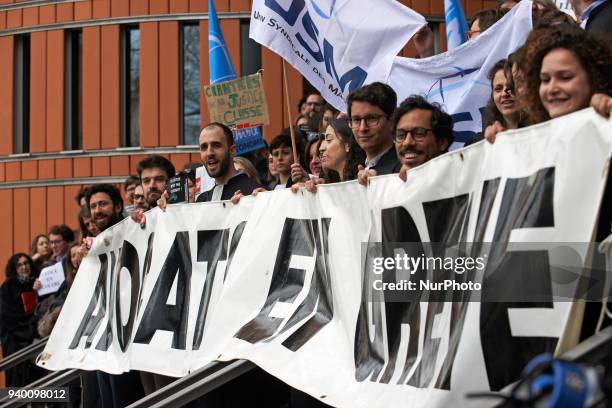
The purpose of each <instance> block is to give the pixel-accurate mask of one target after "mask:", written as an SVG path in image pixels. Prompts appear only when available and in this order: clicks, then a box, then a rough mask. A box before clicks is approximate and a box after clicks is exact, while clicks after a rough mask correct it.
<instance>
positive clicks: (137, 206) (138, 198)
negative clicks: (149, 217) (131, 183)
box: [134, 184, 149, 211]
mask: <svg viewBox="0 0 612 408" xmlns="http://www.w3.org/2000/svg"><path fill="white" fill-rule="evenodd" d="M148 209H149V205H148V204H147V200H145V196H144V190H143V188H142V184H139V185H137V186H136V189H134V210H140V211H147V210H148Z"/></svg>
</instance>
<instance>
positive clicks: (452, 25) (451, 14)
mask: <svg viewBox="0 0 612 408" xmlns="http://www.w3.org/2000/svg"><path fill="white" fill-rule="evenodd" d="M444 13H445V19H446V43H447V45H448V50H449V51H450V50H452V49H455V48H457V47H458V46H460V45H461V44H463V43H464V42H465V41H466V39H467V31H468V26H467V22H466V20H465V14H463V8H462V7H461V1H460V0H444Z"/></svg>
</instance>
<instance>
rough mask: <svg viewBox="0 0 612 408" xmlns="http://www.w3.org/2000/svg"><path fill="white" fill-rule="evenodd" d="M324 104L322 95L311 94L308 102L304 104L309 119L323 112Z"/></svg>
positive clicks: (307, 99)
mask: <svg viewBox="0 0 612 408" xmlns="http://www.w3.org/2000/svg"><path fill="white" fill-rule="evenodd" d="M324 104H325V99H323V97H322V96H321V94H320V93H318V92H311V93H310V94H308V96H307V97H306V102H304V105H305V108H304V113H305V114H307V115H308V117H309V118H312V117H313V116H314V115H315V114H317V113H319V112H321V111H322V110H323V105H324Z"/></svg>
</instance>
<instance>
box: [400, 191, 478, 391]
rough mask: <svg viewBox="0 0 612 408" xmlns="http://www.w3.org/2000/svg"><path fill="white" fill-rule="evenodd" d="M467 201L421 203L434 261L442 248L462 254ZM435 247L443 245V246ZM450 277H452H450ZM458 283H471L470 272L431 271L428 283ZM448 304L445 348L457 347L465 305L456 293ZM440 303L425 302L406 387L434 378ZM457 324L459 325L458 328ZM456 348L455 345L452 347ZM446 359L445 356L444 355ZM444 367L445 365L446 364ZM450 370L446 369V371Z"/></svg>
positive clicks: (425, 383) (466, 197)
mask: <svg viewBox="0 0 612 408" xmlns="http://www.w3.org/2000/svg"><path fill="white" fill-rule="evenodd" d="M470 208H471V201H470V197H469V195H468V194H462V195H458V196H456V197H452V198H445V199H442V200H435V201H429V202H424V203H423V211H424V214H425V221H426V222H427V231H428V234H429V240H430V242H433V243H435V244H434V245H432V247H431V250H432V251H433V253H432V254H431V255H432V256H434V257H439V258H444V257H445V256H447V255H446V253H445V250H446V247H452V246H453V245H459V249H460V250H463V251H465V250H466V248H465V246H464V244H463V243H465V242H466V241H467V229H468V221H469V214H470ZM438 243H443V244H444V246H441V245H439V244H438ZM451 274H453V275H452V276H451ZM450 278H452V279H453V280H455V281H457V282H460V281H471V280H472V279H473V272H466V273H464V274H463V275H456V274H455V273H454V271H448V272H443V271H437V270H436V271H434V273H433V276H432V277H431V279H430V281H431V282H443V281H444V280H445V279H450ZM447 300H448V301H452V302H455V303H453V305H452V307H451V326H450V335H449V345H452V344H453V343H458V342H459V338H460V336H461V330H460V329H461V328H462V327H463V319H464V317H465V312H466V311H467V304H466V303H463V301H465V300H467V299H462V298H461V295H459V294H458V293H454V292H453V293H451V296H450V298H449V299H447ZM443 309H444V303H442V302H437V301H429V303H428V304H427V315H426V318H425V319H426V320H425V336H424V344H423V354H422V357H421V360H420V363H419V366H418V367H417V369H416V370H415V372H414V374H413V375H412V376H411V377H410V381H409V382H408V384H409V385H413V386H415V387H419V388H424V387H427V386H429V384H430V383H431V380H432V378H433V375H434V371H435V367H436V360H437V356H438V349H439V347H440V341H441V338H440V337H434V336H433V324H434V320H435V318H436V316H437V315H440V314H442V312H443ZM458 323H459V325H458ZM455 346H456V344H455ZM447 357H448V354H447ZM446 366H447V367H448V366H449V364H448V363H447V364H446ZM449 368H450V367H449Z"/></svg>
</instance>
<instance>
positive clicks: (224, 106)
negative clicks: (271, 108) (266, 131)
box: [204, 73, 270, 129]
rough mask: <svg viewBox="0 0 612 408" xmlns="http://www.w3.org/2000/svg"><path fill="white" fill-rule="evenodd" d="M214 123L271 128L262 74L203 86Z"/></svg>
mask: <svg viewBox="0 0 612 408" xmlns="http://www.w3.org/2000/svg"><path fill="white" fill-rule="evenodd" d="M204 94H205V95H206V102H207V103H208V111H209V112H210V121H211V122H220V123H223V124H225V125H228V126H230V127H235V128H236V129H244V128H251V127H255V126H261V125H268V124H269V123H270V117H269V115H268V105H267V103H266V95H265V94H264V90H263V82H262V78H261V74H259V73H257V74H253V75H248V76H245V77H242V78H238V79H234V80H231V81H227V82H220V83H216V84H211V85H209V86H206V87H204Z"/></svg>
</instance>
